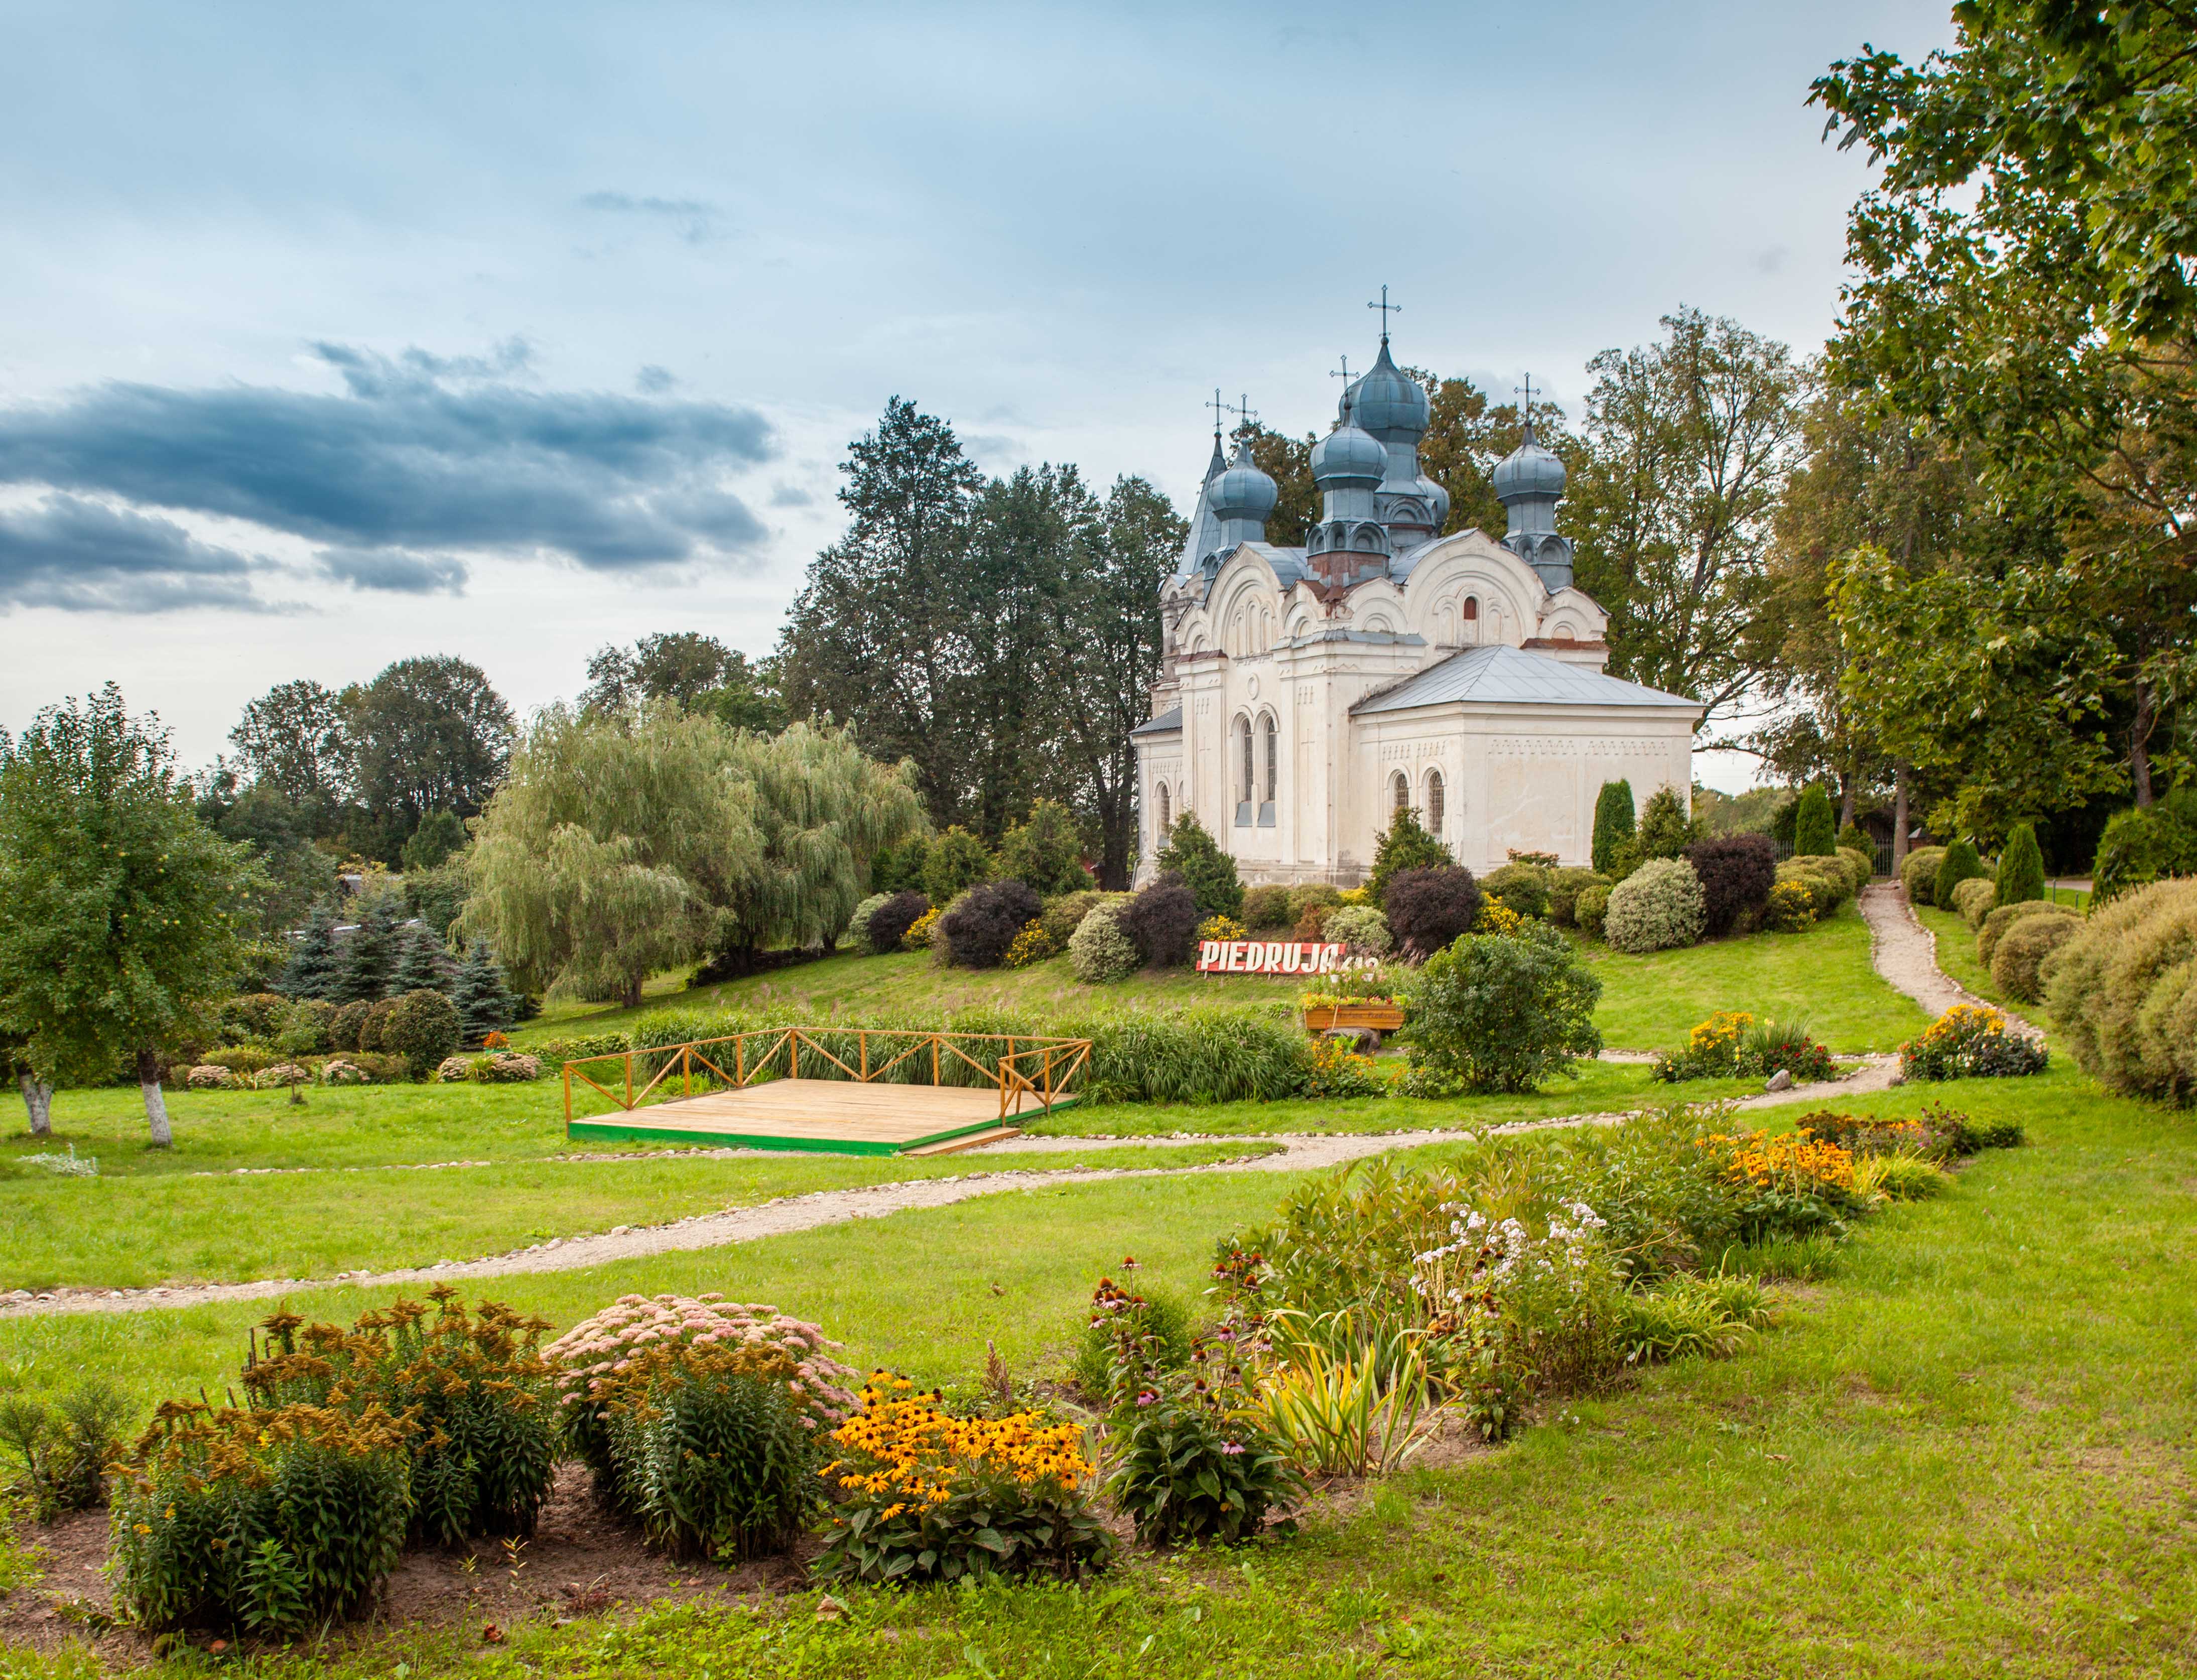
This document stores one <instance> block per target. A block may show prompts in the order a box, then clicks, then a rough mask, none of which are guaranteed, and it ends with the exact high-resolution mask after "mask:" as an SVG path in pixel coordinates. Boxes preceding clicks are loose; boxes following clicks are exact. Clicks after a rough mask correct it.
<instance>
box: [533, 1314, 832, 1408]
mask: <svg viewBox="0 0 2197 1680" xmlns="http://www.w3.org/2000/svg"><path fill="white" fill-rule="evenodd" d="M664 1342H683V1343H684V1344H686V1345H687V1347H713V1346H716V1345H719V1344H722V1343H727V1342H747V1343H751V1344H753V1345H755V1346H758V1347H766V1348H768V1349H770V1350H771V1351H773V1352H774V1353H782V1354H784V1355H785V1357H786V1358H789V1359H791V1360H792V1361H793V1364H794V1366H795V1370H794V1374H793V1376H792V1377H791V1380H789V1381H788V1382H787V1383H786V1385H785V1386H786V1388H787V1390H788V1392H789V1393H791V1394H792V1395H793V1397H794V1403H795V1405H797V1407H798V1408H799V1410H800V1411H801V1414H802V1420H801V1421H802V1422H803V1425H804V1426H805V1427H807V1428H811V1429H815V1428H826V1429H829V1428H837V1427H838V1425H839V1424H841V1423H843V1422H845V1421H846V1419H847V1418H848V1416H849V1415H850V1414H851V1413H852V1412H853V1411H854V1410H855V1397H854V1395H853V1393H850V1392H849V1384H850V1383H852V1382H853V1381H854V1379H855V1373H854V1371H853V1370H850V1369H849V1367H847V1366H845V1365H843V1364H840V1363H839V1362H838V1360H837V1359H835V1358H832V1357H831V1355H830V1354H829V1353H827V1352H826V1349H828V1348H832V1347H838V1345H839V1344H838V1342H836V1341H826V1339H825V1335H824V1332H823V1331H822V1330H819V1329H818V1328H817V1327H816V1326H815V1325H814V1324H809V1323H806V1322H805V1321H803V1320H802V1319H799V1318H787V1317H786V1316H785V1314H783V1313H781V1312H780V1311H779V1310H778V1309H777V1308H776V1307H774V1306H748V1305H743V1304H742V1303H740V1302H739V1301H727V1300H726V1299H725V1298H724V1297H723V1296H722V1295H716V1294H710V1295H699V1296H690V1295H658V1296H657V1297H655V1299H653V1300H651V1299H649V1298H648V1297H647V1296H646V1295H620V1296H619V1297H618V1298H617V1301H616V1302H614V1303H613V1304H612V1305H611V1306H606V1307H605V1308H604V1309H603V1310H602V1311H601V1312H598V1313H597V1314H595V1316H594V1318H589V1319H588V1320H586V1321H585V1322H584V1323H582V1324H576V1325H574V1326H573V1327H572V1328H571V1330H567V1331H566V1332H565V1334H564V1335H561V1336H559V1337H558V1339H557V1340H556V1341H553V1342H551V1343H550V1344H549V1346H548V1347H546V1348H544V1349H543V1350H542V1358H545V1359H546V1360H548V1363H549V1364H550V1366H551V1367H552V1368H553V1369H554V1370H555V1371H556V1373H557V1385H558V1387H559V1389H561V1390H562V1391H563V1393H562V1399H563V1403H564V1404H565V1405H578V1404H579V1402H580V1399H581V1398H582V1396H583V1395H588V1394H600V1393H603V1392H605V1390H606V1379H610V1378H613V1377H615V1376H617V1373H619V1372H620V1371H623V1370H624V1369H625V1368H626V1366H627V1365H628V1364H630V1363H631V1362H632V1360H633V1359H634V1358H635V1355H637V1354H639V1353H642V1352H643V1351H644V1350H646V1349H647V1348H649V1347H655V1346H657V1345H658V1344H661V1343H664Z"/></svg>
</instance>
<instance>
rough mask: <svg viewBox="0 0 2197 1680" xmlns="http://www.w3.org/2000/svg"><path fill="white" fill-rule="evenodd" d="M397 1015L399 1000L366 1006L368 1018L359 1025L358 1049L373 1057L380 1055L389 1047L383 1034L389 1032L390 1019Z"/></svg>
mask: <svg viewBox="0 0 2197 1680" xmlns="http://www.w3.org/2000/svg"><path fill="white" fill-rule="evenodd" d="M396 1013H397V999H394V998H383V999H380V1001H378V1002H375V1003H370V1004H368V1005H367V1006H366V1016H365V1018H364V1019H363V1020H362V1021H361V1022H359V1023H358V1047H359V1048H360V1049H361V1050H363V1051H367V1052H368V1053H369V1054H372V1055H379V1054H380V1053H381V1051H384V1050H385V1049H387V1048H388V1046H386V1045H385V1044H384V1043H383V1041H382V1038H383V1034H385V1033H387V1032H388V1030H389V1017H391V1016H392V1015H394V1014H396Z"/></svg>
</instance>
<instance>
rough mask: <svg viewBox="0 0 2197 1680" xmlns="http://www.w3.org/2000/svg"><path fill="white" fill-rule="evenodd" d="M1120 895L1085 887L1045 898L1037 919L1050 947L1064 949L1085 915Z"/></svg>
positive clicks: (1120, 895)
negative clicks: (1043, 926)
mask: <svg viewBox="0 0 2197 1680" xmlns="http://www.w3.org/2000/svg"><path fill="white" fill-rule="evenodd" d="M1122 896H1124V895H1122V894H1120V893H1102V892H1095V891H1093V890H1091V889H1083V890H1081V891H1080V892H1072V893H1063V894H1062V895H1060V896H1059V897H1058V898H1049V899H1047V900H1046V901H1045V908H1044V909H1043V910H1042V911H1041V912H1039V915H1038V920H1039V921H1041V922H1042V923H1043V924H1045V936H1046V938H1047V939H1049V940H1051V941H1052V948H1053V949H1054V950H1056V951H1065V950H1066V949H1067V948H1068V941H1070V940H1071V939H1073V938H1075V930H1076V929H1078V928H1080V927H1081V926H1082V925H1083V918H1085V917H1086V916H1088V915H1089V914H1090V913H1091V912H1092V911H1093V910H1094V909H1095V908H1097V907H1098V906H1099V905H1101V904H1104V903H1105V902H1106V901H1107V900H1109V899H1117V898H1121V897H1122Z"/></svg>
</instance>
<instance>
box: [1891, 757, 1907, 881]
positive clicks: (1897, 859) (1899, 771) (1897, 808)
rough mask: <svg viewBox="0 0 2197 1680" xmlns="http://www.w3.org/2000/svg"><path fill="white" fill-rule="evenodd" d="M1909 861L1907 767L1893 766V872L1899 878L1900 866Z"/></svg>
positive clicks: (1894, 876)
mask: <svg viewBox="0 0 2197 1680" xmlns="http://www.w3.org/2000/svg"><path fill="white" fill-rule="evenodd" d="M1906 861H1907V767H1906V766H1905V765H1904V764H1895V765H1893V767H1892V873H1893V878H1894V879H1897V878H1898V876H1899V868H1900V866H1901V865H1902V864H1904V863H1905V862H1906Z"/></svg>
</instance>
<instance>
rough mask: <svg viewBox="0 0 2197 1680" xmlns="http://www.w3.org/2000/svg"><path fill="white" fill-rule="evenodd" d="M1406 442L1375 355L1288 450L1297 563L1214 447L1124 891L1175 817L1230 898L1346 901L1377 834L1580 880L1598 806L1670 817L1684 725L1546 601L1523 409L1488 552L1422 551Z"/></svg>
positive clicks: (1425, 493)
mask: <svg viewBox="0 0 2197 1680" xmlns="http://www.w3.org/2000/svg"><path fill="white" fill-rule="evenodd" d="M1384 301H1385V299H1384ZM1382 318H1383V322H1384V323H1385V322H1386V320H1387V318H1388V317H1387V316H1386V314H1385V313H1384V314H1383V317H1382ZM1427 420H1428V403H1427V395H1426V392H1425V391H1424V390H1423V389H1422V388H1421V386H1420V385H1419V384H1418V382H1417V380H1415V379H1411V378H1410V377H1408V376H1407V375H1406V374H1404V373H1402V372H1401V371H1400V369H1398V368H1397V367H1396V364H1395V363H1394V362H1393V361H1391V360H1390V359H1389V355H1388V334H1387V333H1385V332H1384V333H1383V334H1382V335H1381V353H1380V356H1378V358H1377V360H1376V361H1375V362H1374V363H1373V366H1372V368H1371V369H1370V370H1369V371H1368V372H1366V373H1365V374H1362V375H1360V376H1359V378H1357V379H1354V380H1352V381H1350V382H1349V384H1348V385H1347V386H1346V388H1345V390H1344V392H1343V397H1342V405H1341V408H1340V409H1339V411H1338V413H1337V414H1336V424H1335V429H1334V430H1333V431H1332V432H1329V433H1328V434H1327V436H1326V437H1323V438H1322V439H1321V440H1320V441H1319V443H1317V444H1315V445H1314V446H1313V451H1312V470H1313V478H1314V480H1315V481H1316V482H1317V483H1318V484H1319V489H1320V492H1321V496H1322V501H1323V503H1324V506H1323V508H1322V516H1321V518H1320V519H1319V523H1317V524H1314V525H1313V528H1312V529H1311V530H1310V531H1309V532H1307V535H1306V539H1305V544H1304V546H1303V547H1301V548H1284V547H1278V546H1276V545H1275V544H1273V543H1270V542H1267V540H1266V521H1267V516H1268V515H1269V514H1271V513H1272V512H1273V509H1274V503H1275V501H1276V497H1277V491H1276V489H1275V485H1274V481H1273V480H1272V478H1268V477H1267V474H1266V473H1264V472H1261V471H1260V470H1259V469H1258V468H1257V467H1256V466H1254V465H1253V464H1252V462H1251V459H1250V456H1249V452H1248V450H1247V449H1246V448H1245V446H1244V445H1243V443H1242V442H1241V441H1240V440H1239V442H1238V445H1237V449H1236V456H1235V459H1234V460H1233V461H1224V460H1223V459H1222V457H1221V452H1220V437H1219V436H1218V434H1216V435H1215V437H1214V446H1213V459H1212V461H1211V462H1210V464H1209V466H1207V469H1206V475H1205V482H1204V484H1203V488H1202V489H1201V490H1200V491H1199V493H1198V498H1197V511H1196V513H1195V514H1194V515H1193V516H1192V518H1191V530H1190V536H1189V539H1188V541H1187V542H1185V544H1184V547H1183V551H1182V559H1181V561H1180V565H1178V567H1177V569H1176V575H1175V576H1173V577H1171V578H1169V579H1168V582H1166V583H1165V584H1163V585H1162V588H1161V591H1160V602H1161V614H1162V620H1163V622H1164V624H1165V642H1164V648H1163V657H1162V664H1161V669H1160V676H1159V681H1157V682H1156V683H1155V684H1154V685H1153V687H1152V715H1151V718H1150V719H1148V720H1147V721H1145V722H1144V723H1142V724H1139V726H1138V727H1137V728H1136V729H1135V730H1134V732H1133V740H1134V743H1135V746H1136V752H1137V777H1138V791H1139V800H1140V812H1141V820H1142V823H1143V832H1142V836H1141V839H1142V845H1141V847H1140V854H1141V856H1142V858H1143V862H1142V864H1141V865H1140V867H1139V881H1140V882H1141V881H1143V880H1147V879H1149V878H1151V876H1152V874H1153V873H1154V872H1155V871H1156V865H1155V863H1154V861H1153V858H1154V854H1155V853H1156V852H1157V850H1158V849H1159V848H1160V846H1161V845H1162V843H1164V841H1165V838H1166V835H1167V831H1168V828H1169V827H1170V826H1172V825H1173V824H1174V821H1175V820H1176V819H1177V818H1178V817H1180V815H1181V814H1183V813H1184V812H1186V811H1187V812H1193V813H1195V814H1197V818H1198V820H1199V821H1200V822H1202V823H1203V824H1204V826H1206V828H1207V829H1208V830H1209V831H1211V832H1212V834H1213V835H1214V837H1215V838H1216V839H1217V840H1218V841H1219V842H1220V845H1221V847H1222V848H1223V849H1225V850H1226V851H1227V852H1228V853H1229V854H1230V855H1231V856H1232V857H1233V858H1234V859H1235V860H1236V865H1237V868H1238V871H1239V872H1241V873H1242V875H1243V878H1244V880H1245V881H1247V882H1250V883H1266V882H1273V883H1284V884H1290V885H1294V884H1297V883H1307V882H1330V883H1334V884H1336V885H1338V886H1351V885H1354V884H1356V883H1359V881H1362V880H1363V879H1364V878H1365V875H1366V872H1368V871H1369V870H1370V868H1371V866H1372V861H1373V849H1374V843H1375V841H1376V839H1377V837H1378V836H1379V835H1380V833H1381V831H1383V829H1385V828H1386V827H1387V826H1388V824H1389V822H1390V820H1391V819H1392V817H1393V815H1394V813H1395V812H1396V811H1397V810H1398V809H1400V808H1405V807H1410V808H1412V809H1415V810H1416V811H1417V813H1418V814H1419V820H1421V821H1422V822H1423V823H1424V824H1425V825H1426V826H1427V827H1428V828H1429V829H1431V830H1432V831H1434V832H1435V834H1436V835H1437V836H1439V837H1441V840H1442V841H1443V843H1445V844H1446V845H1447V846H1448V847H1449V849H1450V852H1451V854H1452V855H1453V856H1454V857H1455V858H1456V859H1457V860H1458V862H1460V863H1462V864H1464V865H1466V866H1469V867H1470V868H1472V869H1473V870H1475V872H1477V871H1481V870H1485V869H1488V868H1492V867H1494V866H1497V865H1499V864H1501V863H1503V862H1504V861H1505V860H1506V857H1507V855H1508V853H1509V852H1510V850H1512V849H1517V850H1520V851H1538V852H1553V853H1555V854H1556V855H1557V856H1558V857H1560V858H1561V859H1562V860H1563V861H1564V862H1566V863H1568V864H1572V863H1578V864H1583V863H1585V862H1586V861H1587V860H1588V857H1589V854H1590V850H1591V844H1592V835H1593V826H1594V805H1595V799H1596V797H1597V794H1598V793H1599V792H1600V791H1601V789H1602V785H1603V783H1604V782H1605V781H1614V780H1616V779H1620V778H1622V779H1625V780H1626V781H1629V782H1630V783H1631V784H1632V792H1633V797H1634V798H1635V799H1636V801H1638V802H1639V803H1640V804H1642V805H1644V804H1645V803H1646V802H1647V801H1648V799H1649V797H1650V796H1652V795H1653V794H1654V793H1655V791H1656V790H1658V789H1659V788H1662V787H1666V786H1668V787H1672V788H1674V789H1676V790H1677V791H1678V795H1679V797H1680V798H1681V799H1685V798H1687V797H1688V796H1689V794H1690V789H1691V785H1692V773H1691V771H1692V751H1693V739H1694V728H1695V726H1696V724H1697V723H1698V722H1699V721H1701V712H1702V707H1701V704H1700V703H1699V702H1698V701H1696V700H1690V699H1687V698H1684V697H1683V696H1680V695H1677V694H1665V693H1661V692H1658V691H1657V690H1655V689H1652V688H1643V687H1642V686H1640V685H1638V683H1632V682H1626V681H1620V679H1618V678H1616V677H1613V676H1610V675H1608V674H1606V673H1605V672H1604V670H1603V665H1604V663H1606V662H1607V661H1608V659H1609V642H1608V640H1606V634H1605V633H1606V630H1607V628H1608V623H1609V619H1608V616H1607V615H1606V614H1605V613H1604V612H1603V610H1602V609H1601V608H1600V607H1599V606H1597V605H1596V604H1595V602H1594V600H1593V598H1592V597H1591V596H1590V595H1588V594H1585V592H1583V591H1582V590H1580V589H1579V588H1575V587H1574V584H1573V582H1572V546H1571V544H1570V542H1568V541H1567V540H1566V539H1565V538H1564V537H1563V536H1560V535H1559V534H1558V533H1557V530H1556V503H1557V501H1559V500H1560V499H1561V498H1562V495H1563V492H1564V466H1563V463H1562V461H1559V460H1558V459H1557V458H1556V456H1555V455H1553V454H1551V452H1550V451H1548V450H1547V449H1543V448H1541V447H1540V445H1539V444H1538V443H1535V442H1534V441H1533V424H1532V416H1531V411H1530V408H1529V410H1528V414H1527V425H1526V438H1525V442H1524V443H1522V444H1521V445H1520V446H1519V448H1518V449H1516V451H1515V452H1513V453H1512V454H1511V455H1509V456H1507V457H1505V458H1504V461H1502V462H1501V463H1500V464H1499V465H1498V466H1497V467H1496V469H1495V473H1494V481H1495V493H1496V495H1498V497H1499V498H1500V499H1501V501H1502V502H1503V505H1504V509H1505V510H1506V512H1507V513H1508V514H1509V523H1510V530H1508V531H1507V532H1506V533H1505V534H1504V536H1503V537H1502V538H1501V539H1500V540H1499V541H1498V540H1497V539H1495V538H1493V537H1491V536H1487V534H1486V533H1485V532H1482V531H1477V530H1467V531H1459V532H1458V533H1456V534H1455V535H1453V536H1437V535H1436V533H1437V532H1439V531H1440V530H1441V528H1442V524H1443V522H1444V520H1445V519H1446V517H1447V515H1448V513H1449V496H1448V494H1447V492H1446V491H1445V490H1443V489H1442V488H1441V485H1439V484H1435V482H1434V481H1433V480H1432V479H1430V478H1428V477H1427V476H1426V475H1425V474H1424V473H1423V472H1421V471H1420V469H1419V439H1420V438H1421V437H1423V436H1424V435H1425V433H1426V429H1427Z"/></svg>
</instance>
